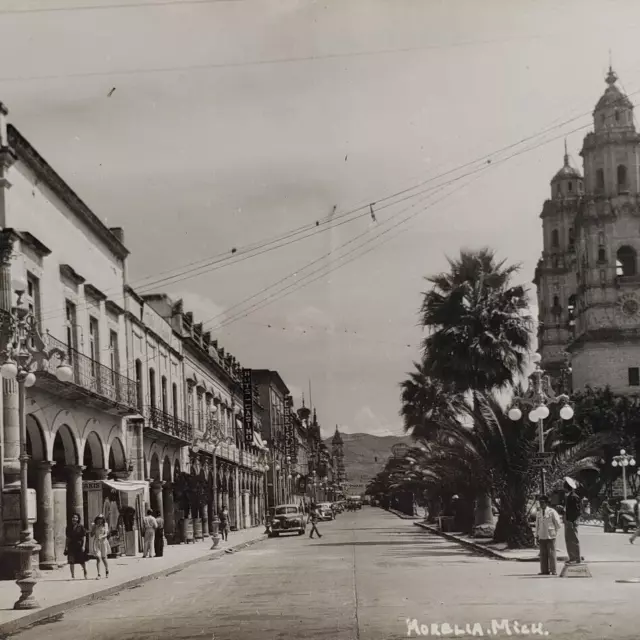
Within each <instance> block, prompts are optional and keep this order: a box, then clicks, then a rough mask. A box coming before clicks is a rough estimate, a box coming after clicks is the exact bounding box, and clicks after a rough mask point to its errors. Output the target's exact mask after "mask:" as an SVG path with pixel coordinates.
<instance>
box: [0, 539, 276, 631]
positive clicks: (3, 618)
mask: <svg viewBox="0 0 640 640" xmlns="http://www.w3.org/2000/svg"><path fill="white" fill-rule="evenodd" d="M263 531H264V527H262V526H259V527H253V528H251V529H243V530H241V531H236V532H231V533H230V534H229V541H228V542H220V544H219V545H218V548H217V549H215V550H214V551H211V544H212V542H211V538H207V539H206V540H203V541H200V542H196V543H194V544H188V545H186V544H182V545H170V546H166V547H165V549H164V555H163V557H162V558H146V559H145V558H142V557H140V556H139V557H136V558H128V557H122V558H113V559H111V560H109V573H110V576H109V578H108V579H106V578H105V577H104V567H102V579H101V580H96V575H97V571H96V563H95V561H90V564H88V565H87V568H88V574H89V579H88V580H85V579H84V578H83V577H78V576H82V568H81V567H79V566H78V567H76V579H75V580H72V579H71V575H70V573H69V567H68V566H65V567H63V568H61V569H57V570H56V571H46V572H42V577H41V578H40V579H39V580H38V583H37V585H36V588H35V589H34V591H33V594H34V596H35V597H36V599H37V600H38V602H39V603H40V609H33V610H31V611H14V610H13V603H14V602H15V601H16V600H17V599H18V596H19V595H20V589H19V588H18V586H17V585H16V583H15V582H14V581H13V580H3V581H0V635H2V636H4V635H7V634H10V633H15V632H16V631H17V630H18V629H21V628H24V627H26V626H30V625H33V624H34V623H36V622H40V621H42V620H45V619H47V618H52V617H56V616H60V615H62V614H63V613H64V611H67V610H68V609H72V608H75V607H79V606H81V605H84V604H87V603H88V602H91V601H92V600H96V599H99V598H105V597H107V596H110V595H114V594H115V593H118V592H119V591H122V590H124V589H130V588H132V587H135V586H137V585H140V584H142V583H144V582H147V581H149V580H154V579H157V578H160V577H163V576H167V575H171V574H172V573H176V572H178V571H181V570H182V569H184V568H186V567H188V566H189V565H192V564H195V563H197V562H203V561H205V560H214V559H217V558H220V557H222V556H225V555H226V554H227V553H231V552H234V551H238V550H240V549H243V548H244V547H247V546H250V545H252V544H254V543H256V542H259V541H261V540H264V539H265V538H266V536H265V535H264V534H263Z"/></svg>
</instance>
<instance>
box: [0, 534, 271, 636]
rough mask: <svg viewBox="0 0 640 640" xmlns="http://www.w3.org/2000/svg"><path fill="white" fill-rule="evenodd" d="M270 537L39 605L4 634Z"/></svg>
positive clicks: (2, 630)
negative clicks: (91, 591)
mask: <svg viewBox="0 0 640 640" xmlns="http://www.w3.org/2000/svg"><path fill="white" fill-rule="evenodd" d="M266 539H267V536H266V535H264V534H263V535H261V536H260V537H258V538H255V539H253V540H247V541H245V542H239V543H238V544H236V545H233V546H231V547H225V548H224V549H215V550H214V551H211V552H210V553H207V554H204V555H202V556H199V557H198V558H191V559H190V560H185V561H184V562H181V563H179V564H175V565H173V566H172V567H167V568H166V569H162V570H161V571H156V572H155V573H150V574H147V575H145V576H140V577H138V578H133V579H132V580H128V581H127V582H122V583H120V584H117V585H114V586H113V587H109V588H107V589H103V590H101V591H96V592H95V593H90V594H87V595H86V596H80V597H78V598H74V599H72V600H67V601H66V602H61V603H59V604H55V605H52V606H50V607H45V608H43V609H38V610H36V611H34V612H33V613H30V614H27V615H25V616H23V617H22V618H18V619H16V620H11V621H10V622H5V623H3V624H0V638H1V639H2V640H4V639H5V638H7V637H8V636H10V635H13V634H15V633H17V632H18V631H24V630H25V629H26V628H28V627H32V626H34V625H36V624H39V623H42V622H44V621H46V620H48V619H50V618H56V617H62V616H63V615H64V612H65V611H70V610H72V609H77V608H78V607H81V606H82V605H85V604H88V603H89V602H93V601H95V600H103V599H105V598H108V597H110V596H113V595H116V594H118V593H120V592H121V591H125V590H126V589H131V588H132V587H137V586H139V585H141V584H144V583H145V582H150V581H151V580H156V579H157V578H164V577H166V576H169V575H171V574H174V573H177V572H178V571H182V570H183V569H186V568H187V567H190V566H191V565H194V564H198V563H199V562H206V561H209V560H217V559H218V558H222V557H223V556H226V555H231V552H236V551H240V550H242V549H246V548H247V547H250V546H252V545H254V544H257V543H258V542H262V541H263V540H266Z"/></svg>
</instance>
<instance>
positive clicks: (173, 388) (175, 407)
mask: <svg viewBox="0 0 640 640" xmlns="http://www.w3.org/2000/svg"><path fill="white" fill-rule="evenodd" d="M171 406H172V407H173V417H174V418H175V419H176V420H177V419H178V385H177V384H176V383H175V382H174V383H173V384H172V385H171Z"/></svg>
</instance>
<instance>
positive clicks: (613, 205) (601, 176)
mask: <svg viewBox="0 0 640 640" xmlns="http://www.w3.org/2000/svg"><path fill="white" fill-rule="evenodd" d="M616 83H617V76H616V74H615V73H614V71H613V70H612V69H610V70H609V73H608V75H607V77H606V84H607V88H606V90H605V92H604V94H603V95H602V97H601V98H600V100H599V101H598V103H597V104H596V107H595V110H594V112H593V119H594V128H593V131H591V132H590V133H588V134H587V135H586V137H585V138H584V142H583V146H582V150H581V156H582V158H583V161H584V178H583V179H582V178H581V176H580V174H579V173H578V172H576V171H575V170H571V171H570V172H567V173H566V175H562V176H560V177H559V179H557V180H556V179H554V180H556V181H555V183H552V191H553V190H554V189H555V193H552V201H551V202H547V203H545V207H544V209H543V215H542V218H543V229H544V250H543V257H542V260H541V264H540V265H539V267H538V270H537V272H536V279H535V282H536V284H537V285H538V299H539V304H540V323H541V328H540V332H541V333H540V348H541V353H542V355H543V363H544V364H546V365H552V364H554V363H559V362H560V360H561V358H562V356H561V354H562V353H563V352H565V351H568V352H570V354H571V367H572V382H573V386H574V388H578V389H579V388H583V387H585V386H587V385H589V386H593V387H604V386H610V387H611V388H612V390H613V391H614V392H616V393H629V392H638V391H639V390H640V389H639V387H640V275H639V272H638V252H639V251H640V227H639V226H638V220H639V219H640V205H639V200H638V195H639V186H640V174H639V171H640V134H638V132H637V131H636V127H635V123H634V116H633V105H632V103H631V101H630V100H629V99H628V97H627V96H626V95H624V93H623V92H622V91H621V90H620V89H619V88H618V86H617V84H616ZM566 164H567V163H566V162H565V165H566ZM556 178H558V176H556ZM570 187H572V189H571V190H570ZM569 232H570V233H569ZM556 240H557V242H556ZM554 244H556V245H558V246H557V247H554ZM569 256H571V257H570V258H569ZM556 258H557V259H558V269H557V270H554V269H555V262H554V260H555V259H556ZM556 303H557V304H556Z"/></svg>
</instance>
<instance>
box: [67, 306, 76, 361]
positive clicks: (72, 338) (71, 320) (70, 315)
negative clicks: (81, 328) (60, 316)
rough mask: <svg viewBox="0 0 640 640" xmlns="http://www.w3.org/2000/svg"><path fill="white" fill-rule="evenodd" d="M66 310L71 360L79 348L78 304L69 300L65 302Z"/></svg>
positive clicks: (68, 347)
mask: <svg viewBox="0 0 640 640" xmlns="http://www.w3.org/2000/svg"><path fill="white" fill-rule="evenodd" d="M65 312H66V316H67V321H66V323H65V324H66V327H67V349H68V355H69V360H71V361H73V355H74V352H75V351H77V350H78V333H77V330H76V327H77V326H78V322H77V315H76V305H75V304H73V302H71V301H69V300H67V301H66V303H65Z"/></svg>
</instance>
